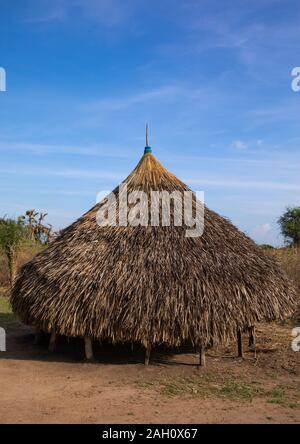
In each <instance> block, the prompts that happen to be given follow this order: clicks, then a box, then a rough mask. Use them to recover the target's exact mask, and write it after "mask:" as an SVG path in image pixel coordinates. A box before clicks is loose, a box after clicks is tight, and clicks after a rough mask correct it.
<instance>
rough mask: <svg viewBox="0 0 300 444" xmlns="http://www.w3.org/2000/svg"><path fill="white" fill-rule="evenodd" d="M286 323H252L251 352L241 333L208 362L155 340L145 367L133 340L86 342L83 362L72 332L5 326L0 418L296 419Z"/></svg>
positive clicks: (295, 374) (298, 370) (299, 395)
mask: <svg viewBox="0 0 300 444" xmlns="http://www.w3.org/2000/svg"><path fill="white" fill-rule="evenodd" d="M290 343H291V326H288V325H286V326H279V325H275V324H269V325H261V326H259V328H258V329H257V350H256V357H255V355H254V352H253V351H249V350H248V346H247V337H246V335H245V337H244V350H245V356H244V359H240V358H236V350H235V344H229V345H228V346H227V347H223V348H220V349H217V350H215V349H211V350H209V351H208V352H207V366H206V367H205V368H201V369H199V368H197V366H196V365H195V364H196V363H197V360H198V357H197V355H196V354H194V353H193V351H192V350H190V349H189V348H188V347H186V348H183V349H181V350H177V351H176V352H175V351H172V350H164V349H162V348H158V349H156V350H155V351H154V352H153V354H152V360H151V365H150V366H149V367H145V366H144V365H143V364H142V362H143V350H141V349H140V348H139V347H138V346H136V345H135V346H134V347H133V349H132V346H131V345H128V346H121V347H120V346H111V345H102V346H100V345H96V346H95V349H96V350H95V351H96V353H95V356H96V362H95V363H86V362H84V357H83V344H82V342H81V340H71V341H69V342H68V341H67V339H65V338H61V339H60V341H59V343H58V345H57V349H56V351H55V352H54V353H52V354H51V353H50V352H48V350H47V338H44V340H43V341H42V343H40V344H39V345H34V343H33V330H32V329H30V328H29V327H25V326H21V325H20V324H16V323H15V322H14V321H12V322H10V323H8V325H7V351H6V352H1V353H0V378H1V404H0V423H119V422H121V423H300V378H299V376H300V352H293V351H292V350H291V347H290Z"/></svg>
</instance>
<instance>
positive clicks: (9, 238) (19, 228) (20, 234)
mask: <svg viewBox="0 0 300 444" xmlns="http://www.w3.org/2000/svg"><path fill="white" fill-rule="evenodd" d="M27 239H28V229H27V228H26V227H25V225H24V223H23V221H22V220H20V219H18V220H14V219H9V218H6V217H4V218H1V219H0V249H1V250H2V251H3V252H4V254H5V255H6V257H7V263H8V269H9V280H10V285H11V286H12V285H13V281H14V278H15V275H16V269H17V267H16V263H17V256H18V253H19V251H20V248H21V247H22V245H23V244H24V243H25V242H26V240H27Z"/></svg>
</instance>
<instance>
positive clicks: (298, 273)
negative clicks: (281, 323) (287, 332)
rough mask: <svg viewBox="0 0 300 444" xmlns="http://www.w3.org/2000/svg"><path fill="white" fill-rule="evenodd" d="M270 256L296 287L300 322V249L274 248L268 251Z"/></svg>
mask: <svg viewBox="0 0 300 444" xmlns="http://www.w3.org/2000/svg"><path fill="white" fill-rule="evenodd" d="M268 254H270V255H271V256H272V257H274V258H275V259H276V260H277V261H278V262H279V263H280V265H281V267H282V268H283V270H284V271H285V272H286V274H287V275H288V276H289V278H290V279H291V280H292V281H293V283H294V285H295V287H296V291H297V295H298V309H296V318H297V320H298V321H299V322H300V247H298V248H297V247H287V248H274V249H270V250H268Z"/></svg>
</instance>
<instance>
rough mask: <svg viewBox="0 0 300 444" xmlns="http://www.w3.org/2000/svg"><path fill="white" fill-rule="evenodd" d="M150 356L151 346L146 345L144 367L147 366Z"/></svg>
mask: <svg viewBox="0 0 300 444" xmlns="http://www.w3.org/2000/svg"><path fill="white" fill-rule="evenodd" d="M150 355H151V346H150V345H148V346H147V347H146V351H145V365H149V361H150Z"/></svg>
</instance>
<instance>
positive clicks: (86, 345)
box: [84, 336, 94, 361]
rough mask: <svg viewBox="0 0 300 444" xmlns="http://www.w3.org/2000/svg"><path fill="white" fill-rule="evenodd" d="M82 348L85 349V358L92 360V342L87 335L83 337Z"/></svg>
mask: <svg viewBox="0 0 300 444" xmlns="http://www.w3.org/2000/svg"><path fill="white" fill-rule="evenodd" d="M84 349H85V358H86V360H87V361H93V360H94V354H93V342H92V338H91V337H89V336H85V337H84Z"/></svg>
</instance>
